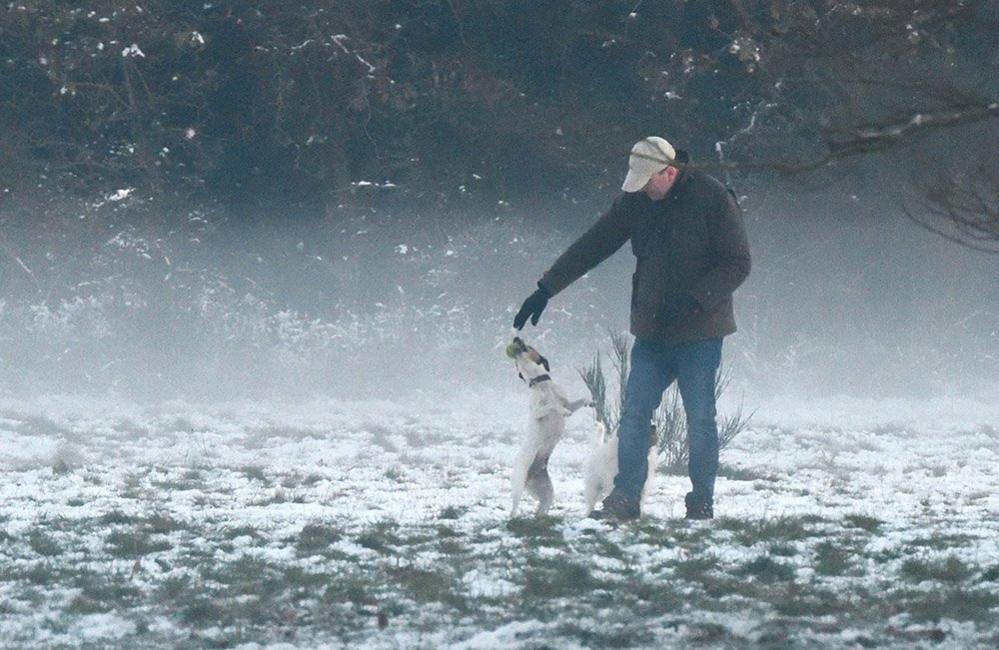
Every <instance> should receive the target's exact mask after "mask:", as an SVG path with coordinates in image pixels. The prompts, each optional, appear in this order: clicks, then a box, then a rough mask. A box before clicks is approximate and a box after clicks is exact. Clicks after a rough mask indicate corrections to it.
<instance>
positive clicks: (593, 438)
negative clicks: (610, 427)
mask: <svg viewBox="0 0 999 650" xmlns="http://www.w3.org/2000/svg"><path fill="white" fill-rule="evenodd" d="M605 440H607V427H606V426H605V425H604V423H603V422H597V423H596V424H595V425H594V426H593V433H591V434H590V446H591V447H599V446H600V445H602V444H604V441H605Z"/></svg>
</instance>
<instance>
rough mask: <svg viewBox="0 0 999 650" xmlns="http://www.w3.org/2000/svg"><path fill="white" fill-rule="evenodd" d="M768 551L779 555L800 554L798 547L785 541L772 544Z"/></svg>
mask: <svg viewBox="0 0 999 650" xmlns="http://www.w3.org/2000/svg"><path fill="white" fill-rule="evenodd" d="M767 551H768V552H769V553H770V555H776V556H778V557H794V556H795V555H797V554H798V549H797V548H795V547H794V546H791V545H790V544H787V543H785V542H778V543H776V544H771V545H770V546H769V547H767Z"/></svg>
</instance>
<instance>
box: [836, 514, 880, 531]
mask: <svg viewBox="0 0 999 650" xmlns="http://www.w3.org/2000/svg"><path fill="white" fill-rule="evenodd" d="M843 522H844V524H845V525H846V526H848V527H850V528H859V529H861V530H864V531H867V532H868V533H873V532H875V531H877V530H878V529H879V528H881V525H882V524H884V522H883V521H881V520H880V519H875V518H874V517H868V516H867V515H846V516H845V517H844V518H843Z"/></svg>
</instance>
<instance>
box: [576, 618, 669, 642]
mask: <svg viewBox="0 0 999 650" xmlns="http://www.w3.org/2000/svg"><path fill="white" fill-rule="evenodd" d="M558 632H559V633H560V634H562V635H565V636H568V637H570V638H574V639H576V640H578V641H579V642H580V643H581V644H582V645H583V646H584V647H587V648H636V647H639V646H647V645H649V644H650V643H652V641H653V639H654V638H655V637H654V636H653V634H652V631H651V630H648V629H645V628H643V627H641V626H637V625H635V624H634V622H632V621H626V622H623V623H616V624H608V623H607V622H606V621H601V622H600V623H592V624H590V625H588V626H585V627H584V626H583V625H581V624H579V623H564V624H562V625H560V626H559V627H558Z"/></svg>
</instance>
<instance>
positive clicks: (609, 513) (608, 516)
mask: <svg viewBox="0 0 999 650" xmlns="http://www.w3.org/2000/svg"><path fill="white" fill-rule="evenodd" d="M640 514H641V511H640V509H639V505H638V501H637V500H635V499H633V498H631V497H629V496H628V495H627V494H625V493H624V492H622V491H621V490H619V489H618V488H614V489H613V490H611V493H610V494H608V495H607V498H606V499H604V500H603V508H602V509H600V510H594V511H593V512H591V513H590V519H600V520H603V521H631V520H634V519H638V517H639V515H640Z"/></svg>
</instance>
